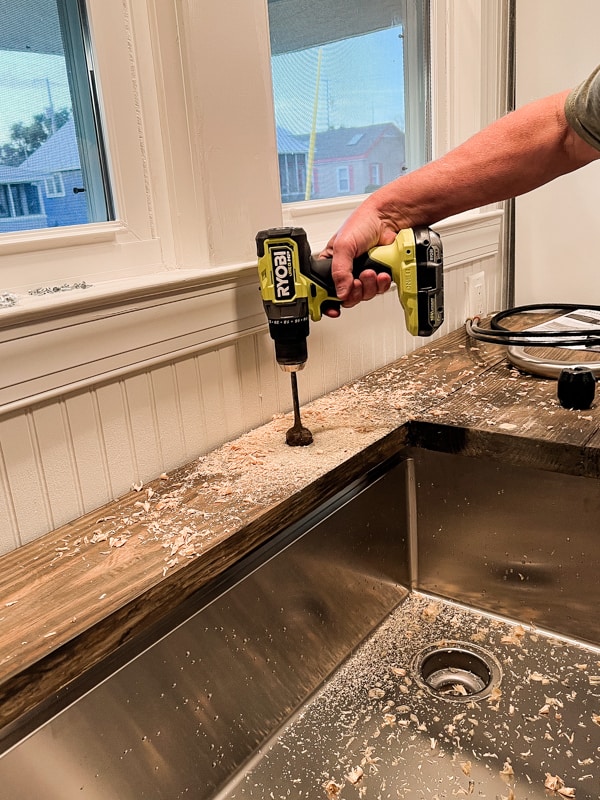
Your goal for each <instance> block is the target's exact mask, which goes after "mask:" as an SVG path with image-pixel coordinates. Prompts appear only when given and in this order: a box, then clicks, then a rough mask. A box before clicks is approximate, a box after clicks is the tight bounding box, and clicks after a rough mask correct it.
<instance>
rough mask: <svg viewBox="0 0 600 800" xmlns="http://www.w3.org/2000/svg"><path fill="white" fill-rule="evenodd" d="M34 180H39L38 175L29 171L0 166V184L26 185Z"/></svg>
mask: <svg viewBox="0 0 600 800" xmlns="http://www.w3.org/2000/svg"><path fill="white" fill-rule="evenodd" d="M36 179H39V175H37V174H35V173H34V172H31V171H30V170H26V169H23V168H22V167H8V166H6V165H5V164H0V183H28V182H29V181H33V180H36Z"/></svg>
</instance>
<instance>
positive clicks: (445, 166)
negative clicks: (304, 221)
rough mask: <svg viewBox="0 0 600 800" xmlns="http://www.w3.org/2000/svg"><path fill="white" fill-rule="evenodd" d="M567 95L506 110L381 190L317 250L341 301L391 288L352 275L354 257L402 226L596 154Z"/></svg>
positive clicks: (385, 281) (517, 187)
mask: <svg viewBox="0 0 600 800" xmlns="http://www.w3.org/2000/svg"><path fill="white" fill-rule="evenodd" d="M568 94H569V93H568V92H566V91H565V92H560V93H558V94H555V95H551V96H549V97H546V98H543V99H541V100H537V101H535V102H533V103H529V104H528V105H525V106H523V107H521V108H520V109H518V110H516V111H513V112H511V113H510V114H507V115H506V116H504V117H502V118H501V119H499V120H497V121H496V122H494V123H492V124H491V125H489V126H488V127H487V128H484V129H483V130H482V131H480V132H479V133H477V134H475V135H474V136H472V137H471V138H470V139H468V140H467V141H466V142H464V143H463V144H461V145H460V146H459V147H457V148H455V149H454V150H452V151H450V152H449V153H447V154H446V155H444V156H442V157H441V158H438V159H436V160H435V161H432V162H430V163H428V164H426V165H425V166H423V167H421V168H420V169H418V170H415V171H414V172H410V173H408V174H407V175H404V176H402V177H400V178H397V179H396V180H394V181H392V182H391V183H389V184H387V185H386V186H383V187H382V188H381V189H378V190H377V191H376V192H373V194H371V195H369V197H368V198H367V199H366V200H365V201H364V202H363V203H362V204H361V205H360V206H359V207H358V208H357V209H356V210H355V211H354V213H353V214H352V215H351V216H350V217H349V218H348V220H347V221H346V222H345V223H344V225H343V226H342V228H341V229H340V230H339V231H338V232H337V234H336V235H335V236H333V237H332V238H331V239H330V241H329V242H328V244H327V247H326V248H325V250H324V251H323V253H322V254H321V255H324V256H330V257H333V263H332V274H333V278H334V281H335V284H336V290H337V294H338V297H339V298H340V299H341V300H342V305H343V306H344V307H346V308H350V307H352V306H354V305H356V304H357V303H358V302H360V301H361V300H369V299H371V298H372V297H374V296H375V294H378V293H382V292H383V291H386V290H387V289H388V288H389V277H388V276H387V275H379V276H377V275H375V273H374V272H366V273H362V274H361V277H360V279H354V278H353V277H352V260H353V258H354V257H356V256H357V255H360V254H361V253H363V252H365V251H367V250H368V249H369V248H370V247H373V246H375V245H377V244H389V243H391V242H392V241H393V240H394V238H395V235H396V233H397V232H398V231H399V230H401V229H402V228H410V227H413V226H415V225H432V224H434V223H435V222H437V221H439V220H440V219H444V218H445V217H448V216H451V215H453V214H458V213H460V212H462V211H467V210H468V209H472V208H477V207H479V206H482V205H487V204H488V203H494V202H498V201H501V200H506V199H507V198H509V197H516V196H518V195H521V194H525V193H526V192H529V191H531V190H532V189H535V188H537V187H539V186H541V185H543V184H544V183H548V182H549V181H551V180H553V179H554V178H557V177H559V176H560V175H565V174H566V173H568V172H572V171H573V170H576V169H578V168H580V167H582V166H584V165H586V164H588V163H590V162H591V161H593V160H595V159H598V158H600V150H598V149H596V148H595V147H593V146H592V145H591V144H588V143H587V142H586V141H584V139H583V138H581V136H579V135H578V134H577V133H576V132H575V130H574V129H573V127H571V125H569V123H568V121H567V117H566V114H565V100H566V98H567V95H568Z"/></svg>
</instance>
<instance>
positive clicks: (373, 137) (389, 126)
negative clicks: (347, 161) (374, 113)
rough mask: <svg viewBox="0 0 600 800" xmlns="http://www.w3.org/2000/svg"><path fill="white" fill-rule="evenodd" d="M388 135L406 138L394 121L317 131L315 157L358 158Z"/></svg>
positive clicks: (395, 137)
mask: <svg viewBox="0 0 600 800" xmlns="http://www.w3.org/2000/svg"><path fill="white" fill-rule="evenodd" d="M387 137H393V138H394V139H401V140H404V133H403V132H402V131H401V130H400V128H398V127H397V126H396V125H394V124H393V123H392V122H384V123H381V124H378V125H366V126H364V127H361V128H335V129H333V130H329V131H322V132H320V133H317V139H316V145H315V158H318V159H319V160H322V159H327V158H356V157H360V156H363V155H365V154H366V153H368V152H369V151H370V150H371V148H372V147H373V146H374V145H375V144H376V143H377V142H378V141H379V140H380V139H383V138H387Z"/></svg>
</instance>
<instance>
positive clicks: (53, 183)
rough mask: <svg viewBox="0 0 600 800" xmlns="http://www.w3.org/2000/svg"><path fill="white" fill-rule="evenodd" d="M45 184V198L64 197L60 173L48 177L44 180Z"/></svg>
mask: <svg viewBox="0 0 600 800" xmlns="http://www.w3.org/2000/svg"><path fill="white" fill-rule="evenodd" d="M44 182H45V184H46V197H64V196H65V185H64V182H63V178H62V175H61V174H60V172H55V173H54V175H48V176H47V177H46V178H44Z"/></svg>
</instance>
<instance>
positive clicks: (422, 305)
mask: <svg viewBox="0 0 600 800" xmlns="http://www.w3.org/2000/svg"><path fill="white" fill-rule="evenodd" d="M256 247H257V252H258V274H259V278H260V291H261V296H262V301H263V305H264V308H265V312H266V314H267V319H268V321H269V333H270V335H271V338H272V339H273V340H274V342H275V357H276V359H277V363H278V364H279V365H280V366H281V368H282V369H283V370H285V371H286V372H295V371H297V370H300V369H302V368H303V367H304V364H305V363H306V360H307V357H308V351H307V346H306V339H307V337H308V334H309V321H308V320H309V316H310V319H312V320H313V322H317V321H318V320H320V319H321V314H322V312H323V311H324V310H325V309H326V308H332V307H336V306H337V307H338V308H339V307H340V301H339V299H338V297H337V296H336V293H335V285H334V282H333V278H332V276H331V259H330V258H321V259H318V258H314V257H313V256H312V255H311V252H310V246H309V244H308V239H307V236H306V232H305V231H304V229H303V228H269V229H268V230H264V231H260V232H259V233H258V234H257V235H256ZM365 269H373V270H375V272H378V273H379V272H387V273H388V275H390V276H391V278H392V281H393V282H394V283H395V284H396V286H397V289H398V297H399V298H400V303H401V304H402V307H403V309H404V316H405V321H406V327H407V329H408V331H409V333H411V334H412V335H413V336H431V334H432V333H434V331H436V330H437V329H438V328H439V327H440V325H441V324H442V322H443V320H444V285H443V283H444V276H443V260H442V241H441V239H440V236H439V234H437V233H436V232H435V231H433V230H431V228H425V227H418V228H408V229H406V230H402V231H400V233H399V234H398V236H397V237H396V240H395V241H394V242H393V243H392V244H390V245H381V246H379V247H374V248H372V249H371V250H369V252H368V253H365V254H364V255H363V256H360V257H359V258H357V259H355V261H354V269H353V273H354V275H355V276H357V275H359V274H360V273H361V272H363V271H364V270H365Z"/></svg>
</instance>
